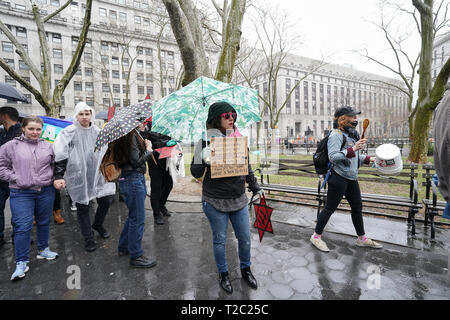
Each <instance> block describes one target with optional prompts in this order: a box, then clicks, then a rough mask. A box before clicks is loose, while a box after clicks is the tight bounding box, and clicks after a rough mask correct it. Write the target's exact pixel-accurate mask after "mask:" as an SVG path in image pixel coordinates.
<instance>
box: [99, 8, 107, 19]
mask: <svg viewBox="0 0 450 320" xmlns="http://www.w3.org/2000/svg"><path fill="white" fill-rule="evenodd" d="M98 13H99V15H100V17H106V16H107V13H106V9H105V8H98Z"/></svg>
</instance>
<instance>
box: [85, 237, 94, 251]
mask: <svg viewBox="0 0 450 320" xmlns="http://www.w3.org/2000/svg"><path fill="white" fill-rule="evenodd" d="M96 249H97V244H96V243H95V241H94V240H88V241H86V242H85V243H84V250H86V251H87V252H92V251H95V250H96Z"/></svg>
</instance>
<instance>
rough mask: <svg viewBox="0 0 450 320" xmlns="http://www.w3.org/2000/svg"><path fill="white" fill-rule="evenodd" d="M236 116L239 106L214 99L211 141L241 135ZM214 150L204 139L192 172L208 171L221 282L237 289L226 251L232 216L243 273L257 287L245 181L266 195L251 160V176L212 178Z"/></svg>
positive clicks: (208, 209)
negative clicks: (211, 161)
mask: <svg viewBox="0 0 450 320" xmlns="http://www.w3.org/2000/svg"><path fill="white" fill-rule="evenodd" d="M236 119H237V113H236V110H235V109H234V108H233V107H232V106H231V105H230V104H229V103H227V102H216V103H213V104H212V105H211V106H210V107H209V110H208V118H207V121H206V128H207V129H208V136H207V138H208V141H209V140H210V139H209V138H210V137H212V136H216V137H223V136H226V135H227V134H228V136H230V135H231V136H240V134H239V131H238V130H237V128H236V126H235V122H236ZM210 154H211V149H210V147H209V146H208V142H207V141H204V140H203V139H202V140H200V141H199V143H198V144H197V146H196V148H195V152H194V157H193V159H192V163H191V173H192V176H193V177H194V178H200V177H202V176H203V175H204V179H203V186H202V203H203V212H204V213H205V215H206V217H207V218H208V221H209V223H210V225H211V230H212V238H213V251H214V258H215V261H216V266H217V269H218V272H219V275H220V286H221V287H222V289H223V290H225V292H227V293H228V294H231V293H233V287H232V285H231V281H230V278H229V274H228V264H227V261H226V254H225V252H226V251H225V247H226V240H227V227H228V220H230V221H231V224H232V226H233V229H234V232H235V235H236V238H237V239H238V250H239V260H240V269H241V275H242V277H243V278H244V279H245V281H246V282H247V283H248V285H249V286H250V287H251V288H253V289H256V288H257V287H258V284H257V281H256V279H255V277H254V276H253V274H252V272H251V270H250V265H251V262H250V257H251V255H250V248H251V241H250V224H249V212H248V198H247V195H246V194H245V183H246V182H247V183H248V187H249V190H251V191H252V192H253V194H259V195H262V194H263V191H262V189H261V188H260V187H259V185H258V182H257V180H256V178H255V176H254V174H253V171H252V168H251V166H250V163H249V164H248V175H247V176H237V177H226V178H217V179H212V178H211V166H210Z"/></svg>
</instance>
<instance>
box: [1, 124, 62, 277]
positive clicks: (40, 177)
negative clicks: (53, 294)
mask: <svg viewBox="0 0 450 320" xmlns="http://www.w3.org/2000/svg"><path fill="white" fill-rule="evenodd" d="M43 126H44V123H43V121H42V119H41V118H39V117H37V116H29V117H26V118H25V119H24V120H23V123H22V130H23V134H22V135H21V136H20V137H17V138H14V139H13V140H11V141H9V142H7V143H5V144H4V145H3V146H2V147H1V148H0V179H1V180H4V181H8V182H9V188H10V200H9V201H10V206H11V215H12V222H13V228H14V249H15V254H16V270H15V272H14V273H13V274H12V276H11V280H16V279H21V278H23V277H25V272H27V271H28V270H29V267H28V262H29V255H30V236H31V230H32V228H33V216H34V217H35V219H36V226H37V230H36V234H37V242H38V243H37V246H38V255H37V258H38V259H47V260H53V259H55V258H56V257H57V256H58V254H57V253H55V252H52V251H50V249H49V247H48V237H49V230H50V217H51V216H52V209H53V202H54V198H55V189H54V187H53V169H54V163H55V155H54V153H53V146H52V145H51V144H50V143H49V142H47V141H45V140H43V139H40V136H41V133H42V128H43Z"/></svg>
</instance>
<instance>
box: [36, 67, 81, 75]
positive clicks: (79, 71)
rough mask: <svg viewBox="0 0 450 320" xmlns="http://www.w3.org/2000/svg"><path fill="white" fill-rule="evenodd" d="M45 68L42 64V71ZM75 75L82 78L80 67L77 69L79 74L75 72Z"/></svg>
mask: <svg viewBox="0 0 450 320" xmlns="http://www.w3.org/2000/svg"><path fill="white" fill-rule="evenodd" d="M43 68H44V65H43V64H42V65H41V69H43ZM75 75H76V76H81V75H82V74H81V68H80V67H78V69H77V72H75Z"/></svg>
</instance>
